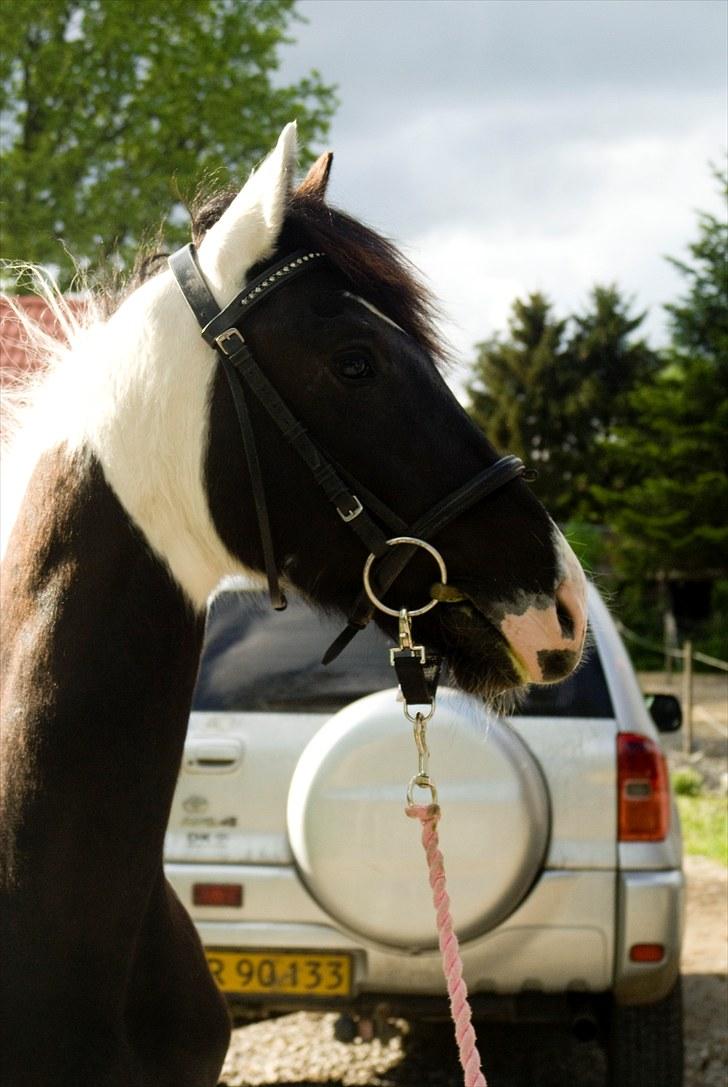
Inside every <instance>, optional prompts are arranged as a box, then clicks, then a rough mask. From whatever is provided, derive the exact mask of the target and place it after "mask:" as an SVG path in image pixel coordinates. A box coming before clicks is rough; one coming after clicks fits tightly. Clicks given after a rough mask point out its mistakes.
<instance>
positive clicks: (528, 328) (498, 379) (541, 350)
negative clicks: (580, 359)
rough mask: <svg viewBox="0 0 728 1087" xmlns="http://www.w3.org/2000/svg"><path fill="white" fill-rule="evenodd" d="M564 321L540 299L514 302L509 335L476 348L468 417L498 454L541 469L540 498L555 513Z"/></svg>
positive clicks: (533, 296)
mask: <svg viewBox="0 0 728 1087" xmlns="http://www.w3.org/2000/svg"><path fill="white" fill-rule="evenodd" d="M565 328H566V322H565V321H558V320H555V319H554V317H553V316H552V313H551V304H550V303H549V301H548V300H547V299H546V298H545V297H544V296H543V295H542V294H538V293H536V294H531V295H529V297H528V298H527V300H526V301H525V302H524V301H521V300H520V299H516V301H515V302H514V303H513V306H512V310H511V317H510V320H509V322H508V335H507V336H506V337H505V338H504V337H502V336H501V335H499V334H496V335H494V336H493V337H492V338H491V339H490V340H487V341H486V342H485V343H480V344H477V346H476V351H477V357H476V361H475V365H474V375H473V380H472V381H471V382H470V384H469V385H468V390H467V391H468V395H469V397H470V414H471V415H472V417H473V419H474V420H475V422H476V423H477V424H478V425H479V426H480V427H481V429H482V430H483V431H484V433H485V434H486V435H487V437H488V438H489V439H490V440H491V441H492V442H493V444H494V445H495V446H496V447H497V448H499V449H508V450H509V451H510V452H512V453H516V454H518V456H520V457H523V459H524V460H525V461H526V462H527V464H529V466H531V467H534V468H537V469H538V472H539V478H538V482H537V489H538V493H539V496H540V497H541V498H542V499H543V501H544V502H545V503H546V504H547V505H549V508H550V509H553V510H554V511H555V512H558V511H556V507H557V506H560V505H561V504H562V502H561V499H562V493H563V488H562V486H561V481H560V479H559V478H558V468H557V466H556V463H555V462H556V444H557V443H556V441H555V436H556V434H557V433H558V432H559V431H560V429H561V428H560V425H559V423H558V416H559V396H558V394H557V386H558V385H559V383H560V369H559V362H560V360H561V359H562V357H563V349H564V333H565Z"/></svg>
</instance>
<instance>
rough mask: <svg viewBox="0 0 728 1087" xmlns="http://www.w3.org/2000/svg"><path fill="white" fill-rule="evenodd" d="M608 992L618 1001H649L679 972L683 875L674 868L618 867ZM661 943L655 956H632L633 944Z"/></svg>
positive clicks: (657, 997) (661, 994) (662, 992)
mask: <svg viewBox="0 0 728 1087" xmlns="http://www.w3.org/2000/svg"><path fill="white" fill-rule="evenodd" d="M617 910H618V929H617V931H618V937H617V947H616V955H615V978H614V995H615V997H616V999H617V1001H618V1002H619V1003H620V1004H651V1003H653V1002H654V1001H657V1000H661V999H662V998H663V997H664V996H667V994H668V993H669V991H670V990H671V989H672V987H673V985H674V983H675V979H676V978H677V976H678V973H679V972H680V949H681V947H682V937H683V928H684V914H685V877H684V875H683V873H682V871H681V870H680V869H675V868H673V869H668V870H666V871H662V872H620V874H619V883H618V895H617ZM644 944H653V945H655V944H656V945H661V946H662V948H663V949H664V954H663V956H662V958H661V959H660V960H659V961H657V962H635V961H633V958H632V949H633V948H635V947H636V946H638V945H644Z"/></svg>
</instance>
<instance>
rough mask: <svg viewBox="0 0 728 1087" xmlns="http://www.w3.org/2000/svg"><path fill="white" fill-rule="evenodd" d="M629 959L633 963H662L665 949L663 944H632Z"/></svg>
mask: <svg viewBox="0 0 728 1087" xmlns="http://www.w3.org/2000/svg"><path fill="white" fill-rule="evenodd" d="M629 957H630V961H631V962H662V960H663V959H664V958H665V948H664V947H663V945H662V944H632V946H631V947H630V949H629Z"/></svg>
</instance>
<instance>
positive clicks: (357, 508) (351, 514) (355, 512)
mask: <svg viewBox="0 0 728 1087" xmlns="http://www.w3.org/2000/svg"><path fill="white" fill-rule="evenodd" d="M351 497H352V498H353V499H354V503H355V505H354V508H353V509H351V510H349V511H348V512H347V513H344V512H343V511H342V510H340V509H339V508H338V506H337V508H336V512H337V513H338V515H339V517H340V518H341V520H342V521H343V522H344V523H345V524H348V523H349V521H353V520H354V518H355V517H358V516H359V514H360V513H361V512H362V511H363V509H364V507H363V506H362V504H361V502H360V501H359V499H358V498H357V497H356V495H355V494H353V495H352V496H351Z"/></svg>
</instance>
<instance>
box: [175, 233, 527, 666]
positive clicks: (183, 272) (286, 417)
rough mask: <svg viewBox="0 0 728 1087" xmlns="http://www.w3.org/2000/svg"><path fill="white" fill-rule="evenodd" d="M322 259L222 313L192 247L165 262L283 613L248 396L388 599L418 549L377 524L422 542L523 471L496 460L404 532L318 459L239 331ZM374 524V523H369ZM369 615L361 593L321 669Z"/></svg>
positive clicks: (254, 289) (355, 484) (311, 259)
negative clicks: (222, 382) (367, 561)
mask: <svg viewBox="0 0 728 1087" xmlns="http://www.w3.org/2000/svg"><path fill="white" fill-rule="evenodd" d="M322 259H326V256H325V254H324V253H322V252H318V251H310V252H307V251H305V250H297V251H296V252H294V253H291V254H290V255H289V256H287V257H285V258H284V259H283V260H281V261H278V262H277V263H276V264H273V265H272V266H271V267H269V268H268V269H267V270H266V271H265V272H263V273H262V274H261V275H259V276H257V277H256V278H254V279H253V280H251V281H250V282H249V283H247V284H246V285H245V287H243V289H242V290H241V291H239V292H238V294H237V295H236V296H235V297H234V298H233V299H232V301H231V302H229V303H228V305H227V306H225V307H223V308H221V307H220V306H219V305H218V303H217V301H216V300H215V297H214V295H213V293H212V291H211V290H210V287H209V286H208V284H207V282H206V280H205V277H204V275H203V273H202V270H201V269H200V266H199V263H198V260H197V253H196V250H195V246H194V245H193V244H192V243H190V244H189V245H186V246H184V247H183V248H182V249H179V250H178V251H177V252H176V253H173V254H172V256H171V257H170V258H169V266H170V269H171V271H172V274H173V275H174V277H175V280H176V281H177V285H178V286H179V288H180V290H181V292H182V294H183V296H184V298H185V301H186V302H187V304H188V306H189V307H190V309H191V310H192V313H193V314H194V316H195V319H196V320H197V322H198V324H199V325H200V328H201V334H202V338H203V339H204V340H205V342H206V343H207V344H209V345H210V347H212V348H213V349H214V350H215V352H216V353H217V356H218V360H219V362H220V365H221V366H222V368H223V371H224V373H225V377H226V378H227V381H228V385H229V387H230V393H231V396H232V398H233V403H234V405H235V412H236V415H237V419H238V425H239V427H240V433H241V436H242V441H243V447H244V450H245V455H246V459H247V462H248V471H249V473H250V481H251V487H252V492H253V500H254V503H255V510H256V517H257V521H258V531H259V534H260V540H261V545H262V549H263V565H264V568H265V573H266V577H267V580H268V592H269V596H270V600H271V604H272V606H273V607H274V608H275V609H277V610H282V609H283V608H285V607H286V598H285V596H284V594H283V592H282V590H281V586H280V578H279V574H278V568H277V564H276V560H275V549H274V543H273V536H272V532H271V527H270V517H269V514H268V504H267V500H266V493H265V486H264V483H263V475H262V472H261V466H260V459H259V457H258V448H257V444H256V440H255V432H254V430H253V425H252V421H251V418H250V413H249V410H248V402H247V398H246V394H247V391H250V392H252V393H253V395H254V396H255V397H256V398H257V399H258V401H259V402H260V404H261V405H262V406H263V407H264V408H265V410H266V411H267V413H268V415H269V416H270V418H271V419H272V420H273V422H274V423H275V424H276V426H277V427H278V429H279V430H280V432H281V434H282V436H283V437H284V438H285V440H286V441H287V442H288V443H289V444H290V445H291V446H293V448H294V449H295V450H296V452H297V453H298V455H299V456H300V458H301V459H302V460H303V462H304V464H306V465H307V467H308V468H309V470H310V471H311V473H312V475H313V477H314V479H315V480H316V482H317V483H318V485H319V486H320V487H321V489H322V490H323V492H324V494H325V496H326V498H327V499H328V500H329V501H330V502H331V503H332V504H333V506H334V508H335V509H336V512H337V514H338V515H339V517H340V518H341V520H342V521H343V522H344V523H345V524H346V525H348V526H349V527H350V528H351V530H352V531H353V532H354V533H356V535H357V537H358V538H359V540H360V541H361V542H362V544H363V545H364V547H365V548H366V550H367V552H368V553H369V555H370V556H373V559H381V562H380V564H379V569H378V571H377V575H376V584H377V589H378V591H379V592H380V593H384V592H386V590H387V589H388V588H389V587H390V586H391V585H392V583H393V582H394V580H395V579H396V578H397V577H398V575H399V574H400V573H401V572H402V571H403V570H404V568H405V567H406V565H407V564H408V562H409V561H410V559H411V558H412V556H413V555H414V553H415V550H416V548H415V547H414V546H412V545H405V546H403V547H401V548H399V549H398V550H396V551H390V550H389V544H390V542H391V541H390V539H389V538H388V533H385V532H384V531H383V530H382V528H381V527H380V526H379V524H377V521H380V522H382V523H383V524H384V525H385V526H386V527H387V529H388V530H389V533H390V534H393V535H394V536H397V537H402V536H408V537H414V538H416V539H419V540H426V539H428V538H430V537H432V536H434V535H435V534H436V533H437V532H438V531H440V529H442V528H444V527H445V526H446V525H448V524H449V523H450V522H451V521H452V520H453V519H454V518H455V517H457V516H458V515H459V514H460V513H462V512H464V511H465V510H467V509H469V508H470V507H471V506H473V505H474V504H475V503H476V502H478V501H479V500H480V499H481V498H484V497H485V496H486V495H489V494H492V493H493V492H494V491H496V490H498V489H499V488H501V487H503V486H504V485H505V484H506V483H509V482H510V481H511V480H513V479H516V478H517V477H518V476H523V475H524V474H525V472H526V468H525V465H524V464H523V461H522V460H521V459H520V458H519V457H516V456H513V455H512V454H509V455H507V456H504V457H501V458H500V459H499V460H497V461H496V462H495V464H492V465H490V467H488V468H485V469H484V470H483V471H482V472H479V473H478V474H477V475H475V476H474V477H473V478H472V479H470V480H468V481H467V482H466V483H464V484H463V485H462V486H461V487H459V488H457V490H455V491H453V492H451V493H450V494H449V495H447V496H446V497H445V498H444V499H442V500H441V501H440V502H438V503H436V504H435V505H434V506H433V507H432V508H431V509H430V510H429V511H428V512H427V513H426V514H424V515H423V516H422V517H420V518H419V519H418V520H417V521H416V522H415V523H414V524H413V525H411V526H408V525H407V524H406V522H405V521H403V520H402V518H401V517H399V516H398V515H397V514H396V513H395V512H394V511H392V510H391V509H390V508H389V507H388V506H387V505H386V504H385V503H384V502H382V501H381V500H380V499H378V498H377V497H376V496H375V495H373V494H372V493H371V492H370V491H369V490H368V489H367V488H366V487H365V486H363V485H362V484H361V483H360V482H359V481H358V480H357V479H356V478H355V477H354V476H352V475H351V474H350V473H349V472H348V471H346V469H344V468H341V467H340V466H338V465H335V464H334V463H333V462H332V461H331V460H329V459H327V458H326V457H325V456H324V454H323V453H322V452H321V450H320V448H319V447H318V446H317V445H316V444H315V443H314V441H312V439H311V438H310V437H309V435H308V433H307V431H306V428H305V427H304V426H303V424H302V423H301V422H299V420H298V419H297V418H296V417H295V415H293V413H292V412H291V411H290V409H289V407H288V405H287V404H286V403H285V401H284V400H283V399H282V397H281V396H280V394H279V393H278V391H277V390H276V389H275V387H274V386H273V385H272V383H271V382H270V380H269V379H268V377H267V376H266V375H265V373H264V372H263V371H262V369H261V368H260V366H259V365H258V363H257V362H256V360H255V358H254V357H253V354H252V352H251V351H250V348H249V347H248V345H247V344H246V342H245V338H244V336H243V334H242V332H241V331H240V328H239V327H238V326H239V325H240V323H241V322H242V321H243V320H244V319H245V317H247V315H248V313H249V312H250V311H251V310H252V309H253V308H254V307H255V306H256V305H257V304H258V303H259V302H261V301H262V300H263V299H265V298H267V297H268V296H269V295H270V294H272V293H273V291H275V290H277V289H278V288H279V287H281V286H282V285H283V284H286V283H289V282H291V281H292V280H293V279H294V278H296V277H298V276H299V275H302V274H303V273H304V272H306V271H308V270H309V269H310V268H312V267H314V266H315V265H316V263H317V262H318V261H319V260H322ZM369 511H371V512H369ZM374 517H376V519H377V521H375V520H374V519H373V518H374ZM373 559H372V561H373ZM373 614H374V607H373V605H372V604H371V602H370V601H369V599H368V598H367V596H366V594H365V593H363V592H362V593H360V594H359V596H358V597H357V599H356V601H355V602H354V606H353V608H352V611H351V613H350V616H349V619H348V622H347V625H346V627H345V628H344V630H343V631H342V633H341V634H340V635H339V636H338V637H337V638H336V640H335V641H334V642H333V643H332V645H331V646H330V647H329V648H328V650H327V651H326V653H325V655H324V658H323V663H324V664H328V663H330V662H331V661H332V660H334V659H335V658H336V657H337V656H338V655H339V653H341V651H342V650H343V649H344V648H345V646H346V645H348V643H349V642H350V641H351V639H352V638H353V637H354V635H355V634H357V632H358V631H360V630H363V629H364V627H365V626H366V625H367V623H368V622H369V621H370V620H371V618H372V616H373Z"/></svg>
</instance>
